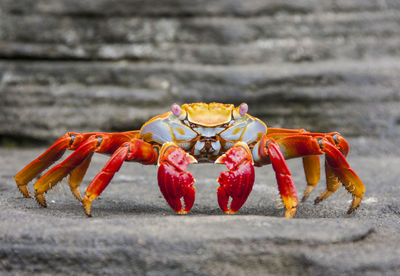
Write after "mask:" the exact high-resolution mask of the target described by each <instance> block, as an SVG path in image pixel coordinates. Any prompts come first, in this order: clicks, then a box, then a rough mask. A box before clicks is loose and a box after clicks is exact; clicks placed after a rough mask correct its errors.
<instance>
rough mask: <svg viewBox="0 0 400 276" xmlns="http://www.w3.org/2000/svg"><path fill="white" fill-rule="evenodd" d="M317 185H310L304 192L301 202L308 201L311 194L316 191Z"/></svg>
mask: <svg viewBox="0 0 400 276" xmlns="http://www.w3.org/2000/svg"><path fill="white" fill-rule="evenodd" d="M314 187H315V185H308V186H307V188H306V190H305V191H304V194H303V198H302V199H301V202H304V201H306V200H307V199H308V197H309V196H310V194H311V192H312V191H313V190H314Z"/></svg>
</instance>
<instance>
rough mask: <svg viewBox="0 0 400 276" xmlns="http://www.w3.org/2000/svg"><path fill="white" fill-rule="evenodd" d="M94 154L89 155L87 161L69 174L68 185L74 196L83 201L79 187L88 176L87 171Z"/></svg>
mask: <svg viewBox="0 0 400 276" xmlns="http://www.w3.org/2000/svg"><path fill="white" fill-rule="evenodd" d="M92 156H93V152H92V153H90V154H89V156H88V157H87V158H86V160H85V161H83V162H82V163H81V164H80V165H78V166H77V167H75V169H73V170H72V171H71V173H70V174H69V178H68V185H69V188H70V189H71V192H72V194H73V195H74V196H75V197H76V199H78V200H79V201H82V196H81V193H80V192H79V189H78V187H79V185H80V184H81V182H82V180H83V177H84V176H85V174H86V171H87V169H88V167H89V164H90V161H91V160H92Z"/></svg>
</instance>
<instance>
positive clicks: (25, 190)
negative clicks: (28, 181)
mask: <svg viewBox="0 0 400 276" xmlns="http://www.w3.org/2000/svg"><path fill="white" fill-rule="evenodd" d="M17 187H18V190H19V191H20V192H21V194H22V195H23V196H24V197H26V198H31V194H30V193H29V190H28V186H27V185H18V186H17Z"/></svg>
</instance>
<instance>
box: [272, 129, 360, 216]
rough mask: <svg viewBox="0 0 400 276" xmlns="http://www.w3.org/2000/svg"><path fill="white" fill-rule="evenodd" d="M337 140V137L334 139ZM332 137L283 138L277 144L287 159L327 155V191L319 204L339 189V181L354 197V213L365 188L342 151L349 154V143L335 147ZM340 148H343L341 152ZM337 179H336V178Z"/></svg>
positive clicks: (302, 136) (349, 211) (318, 200)
mask: <svg viewBox="0 0 400 276" xmlns="http://www.w3.org/2000/svg"><path fill="white" fill-rule="evenodd" d="M334 138H335V137H334ZM334 138H332V136H325V137H324V136H316V135H315V136H314V135H312V134H311V135H294V136H288V137H286V138H282V139H280V140H278V141H276V142H277V144H278V145H279V146H280V148H281V149H282V151H283V152H284V157H285V158H286V159H289V158H294V157H300V156H307V155H317V154H325V160H326V163H327V165H328V166H327V167H326V173H327V191H328V192H324V194H323V195H321V196H320V197H319V198H318V199H317V203H318V202H320V201H321V200H323V199H324V198H326V197H328V196H329V195H330V194H332V193H333V192H334V191H335V190H336V189H337V179H338V180H340V182H342V184H343V185H344V186H345V188H346V189H347V191H349V192H350V193H351V194H352V195H353V201H352V203H351V206H350V208H349V210H348V213H351V212H353V211H354V210H355V209H356V208H357V207H358V206H359V205H360V203H361V200H362V198H363V195H364V192H365V187H364V184H363V183H362V181H361V180H360V178H359V177H358V176H357V174H356V173H355V172H354V171H353V170H352V169H351V168H350V166H349V164H348V163H347V161H346V158H345V156H344V155H343V154H342V151H343V152H344V153H345V154H347V152H348V146H347V147H346V145H347V143H345V141H344V139H343V141H340V140H339V142H338V143H337V145H335V144H334V143H335V142H332V139H333V140H334ZM338 147H342V148H341V150H340V149H338ZM335 177H336V178H337V179H336V178H335Z"/></svg>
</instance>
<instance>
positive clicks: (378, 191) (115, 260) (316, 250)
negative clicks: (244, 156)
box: [0, 139, 400, 275]
mask: <svg viewBox="0 0 400 276" xmlns="http://www.w3.org/2000/svg"><path fill="white" fill-rule="evenodd" d="M350 142H351V144H352V146H353V149H354V150H353V151H352V152H351V153H350V157H349V162H350V164H351V165H352V167H353V168H354V170H355V171H357V173H358V174H359V175H360V177H361V178H362V179H363V181H364V183H365V185H366V187H367V192H366V194H365V198H364V200H363V203H362V205H361V207H360V208H359V209H357V210H356V212H355V213H354V214H352V215H346V214H345V212H346V210H347V208H348V205H349V204H350V199H351V197H350V195H349V194H348V193H347V192H346V191H345V189H343V188H341V189H339V190H338V191H337V192H336V193H335V194H334V195H332V196H331V197H330V198H329V199H327V200H326V201H324V202H323V203H321V204H320V205H317V206H315V205H313V204H312V199H313V198H315V197H316V196H317V195H318V194H319V193H321V192H322V191H323V189H324V186H325V185H324V184H323V182H324V179H322V180H321V183H320V184H319V185H318V186H317V188H316V189H315V191H314V192H313V193H312V195H311V198H310V199H309V200H308V201H306V202H305V203H302V204H301V205H300V206H299V208H298V213H297V215H296V218H295V219H291V220H290V219H284V218H281V216H282V215H283V213H284V211H283V209H282V205H281V204H280V198H279V195H278V192H277V188H276V185H275V179H274V178H275V176H274V173H273V171H272V168H271V167H264V168H259V169H257V170H256V183H255V186H254V189H253V192H252V194H251V195H250V197H249V199H248V201H247V202H246V204H245V205H244V207H243V208H242V209H241V210H240V212H239V213H238V214H236V215H230V216H229V215H224V214H222V212H221V211H220V209H219V207H218V204H217V200H216V194H215V189H216V187H217V183H216V182H215V179H216V178H217V176H218V174H219V172H220V171H222V170H223V169H224V168H223V167H222V166H213V165H207V164H206V165H194V166H191V167H190V171H192V172H193V174H194V176H195V177H196V178H197V182H196V188H197V189H196V202H195V205H194V208H193V209H192V211H191V212H190V214H189V215H186V216H180V215H175V214H174V213H173V211H172V210H171V209H170V208H169V207H168V205H167V203H166V202H165V200H164V199H163V198H162V195H161V193H160V191H159V189H158V186H157V182H156V168H155V167H154V166H142V165H138V164H132V163H129V164H125V165H124V166H123V167H122V169H121V171H120V172H119V173H118V174H117V175H116V177H115V178H114V180H113V182H112V183H111V184H110V185H109V186H108V187H107V189H106V190H105V191H104V193H103V194H102V196H101V197H100V198H99V199H97V200H95V201H94V203H93V208H92V211H93V215H94V216H93V217H92V218H87V217H86V216H85V215H84V213H83V210H82V207H81V204H80V203H79V202H78V201H76V199H74V198H73V196H72V195H71V193H70V191H69V188H68V187H67V185H66V183H65V181H63V182H61V183H59V184H58V185H57V186H56V187H55V188H54V189H53V190H52V191H50V192H49V193H47V195H46V196H47V201H48V208H41V207H39V206H38V205H37V203H36V202H35V201H34V200H33V199H26V198H23V197H22V196H21V194H20V193H19V192H18V191H17V188H16V187H15V183H14V181H13V179H12V178H13V176H14V175H15V173H16V172H17V171H18V170H19V169H20V168H21V167H22V166H23V165H25V164H26V163H27V162H28V161H29V160H31V159H33V158H35V157H36V156H37V155H39V154H40V153H41V152H42V151H43V149H42V148H40V149H39V148H36V149H25V150H12V149H0V219H1V220H2V221H3V223H0V233H1V235H0V271H1V272H2V273H9V274H20V273H22V274H25V273H26V274H27V273H32V272H34V273H49V274H54V273H60V274H69V275H70V274H82V273H84V274H86V273H90V274H98V273H101V274H112V275H123V274H138V275H182V274H185V275H266V274H268V275H283V274H284V275H309V274H312V275H338V274H346V275H376V274H385V275H397V274H398V273H400V266H399V264H400V259H399V256H400V249H399V246H398V245H399V243H400V236H399V235H398V233H399V230H400V217H399V214H400V205H399V203H398V197H399V189H398V179H399V177H400V175H399V170H398V167H399V166H400V158H399V157H398V155H396V154H387V155H385V156H384V158H382V157H383V156H382V155H380V154H379V153H378V152H375V151H373V150H372V151H371V152H363V154H362V155H360V154H357V153H358V152H360V151H361V150H362V147H363V146H362V144H363V143H364V141H363V140H362V139H354V140H350ZM377 143H378V141H375V144H377ZM106 160H107V158H106V157H105V156H102V155H95V157H94V159H93V162H92V166H91V167H90V168H89V171H88V175H87V177H86V178H85V180H84V183H83V184H82V187H81V191H82V192H83V191H84V189H85V187H86V186H87V184H88V183H89V182H90V180H91V179H92V178H93V177H94V175H95V174H96V173H97V172H98V171H99V170H100V168H101V167H102V166H103V164H104V163H105V162H106ZM300 163H301V161H300V160H291V161H290V162H289V167H290V169H291V170H292V174H293V176H294V181H295V182H296V186H297V191H298V193H299V194H300V195H301V193H302V191H303V190H304V188H305V183H304V182H305V181H304V174H303V172H302V168H301V164H300ZM29 187H30V189H31V191H32V186H31V184H30V185H29Z"/></svg>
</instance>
